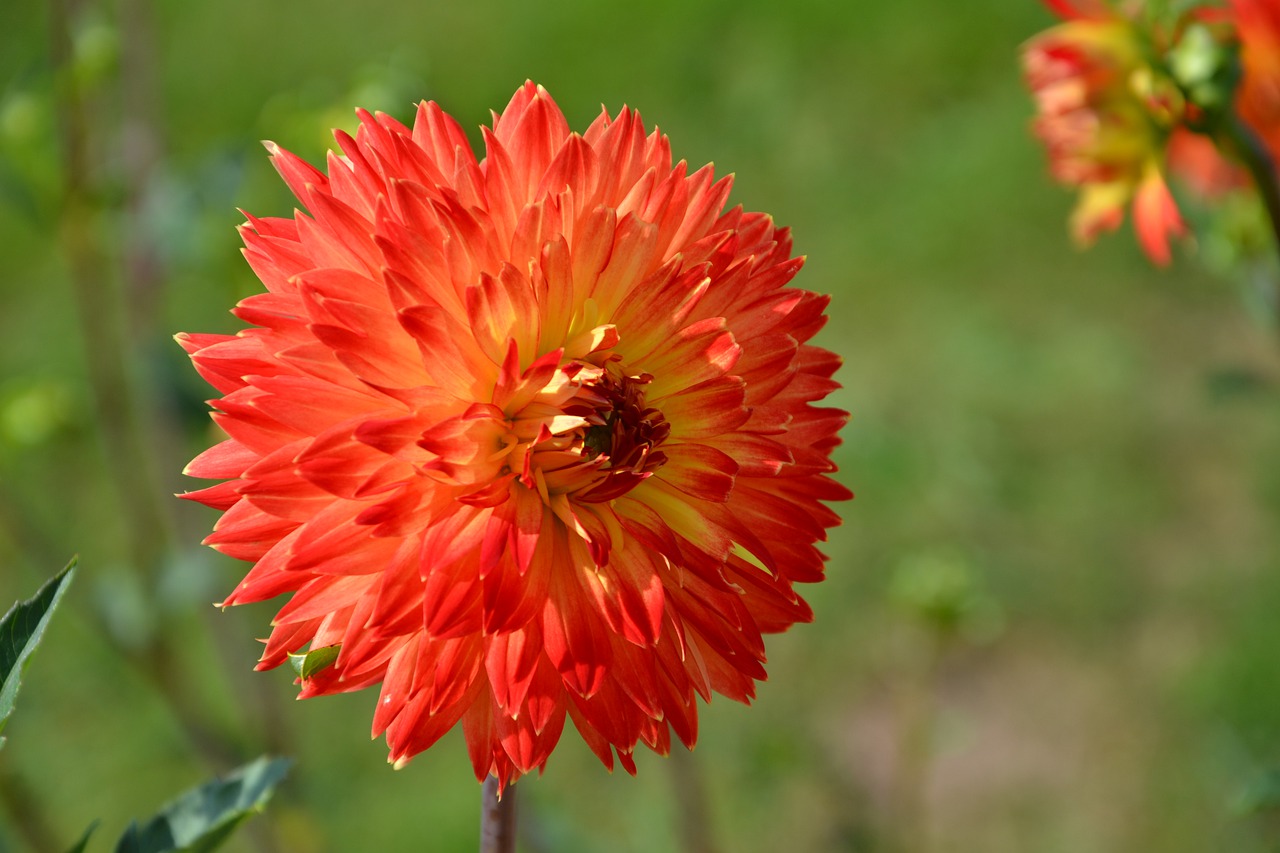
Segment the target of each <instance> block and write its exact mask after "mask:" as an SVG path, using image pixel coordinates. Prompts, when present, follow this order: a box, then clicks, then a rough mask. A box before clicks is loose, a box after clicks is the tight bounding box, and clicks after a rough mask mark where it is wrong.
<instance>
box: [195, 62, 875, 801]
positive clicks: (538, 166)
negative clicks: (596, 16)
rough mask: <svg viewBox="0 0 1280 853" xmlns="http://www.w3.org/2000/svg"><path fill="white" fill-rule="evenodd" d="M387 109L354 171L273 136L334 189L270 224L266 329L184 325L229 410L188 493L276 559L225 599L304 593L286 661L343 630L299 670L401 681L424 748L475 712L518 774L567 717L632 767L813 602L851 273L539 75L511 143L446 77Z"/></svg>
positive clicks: (386, 694)
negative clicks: (398, 107)
mask: <svg viewBox="0 0 1280 853" xmlns="http://www.w3.org/2000/svg"><path fill="white" fill-rule="evenodd" d="M359 116H360V127H359V130H358V131H357V132H356V135H355V136H354V137H352V136H349V135H348V134H345V133H342V132H337V133H336V134H335V136H336V138H337V141H338V144H339V146H340V147H341V150H342V152H343V153H342V154H341V155H339V154H333V153H331V154H330V155H329V158H328V163H327V166H328V168H327V172H322V171H320V170H318V169H315V168H313V167H312V166H309V165H307V164H306V163H304V162H303V161H301V160H300V159H298V158H297V157H295V156H293V155H292V154H290V153H288V152H286V151H284V150H281V149H279V148H277V147H275V146H274V145H269V146H268V148H269V149H270V151H271V154H272V160H273V161H274V163H275V165H276V168H277V169H278V170H279V171H280V174H281V175H282V176H283V177H284V179H285V181H286V182H287V183H288V185H289V187H290V188H291V189H292V190H293V192H294V194H295V195H296V196H297V197H298V199H299V201H300V202H301V203H302V205H303V206H304V207H305V208H306V210H307V212H306V213H303V212H296V213H295V215H294V216H293V217H291V218H258V217H255V216H248V222H247V224H246V225H245V226H243V227H242V229H241V233H242V236H243V239H244V242H245V246H246V248H245V256H246V258H247V259H248V261H249V263H250V265H251V266H252V267H253V269H254V271H255V272H256V273H257V274H258V276H259V278H261V280H262V282H263V284H264V285H265V286H266V292H265V293H261V294H257V295H254V296H250V297H248V298H247V299H245V300H243V301H242V302H240V303H239V305H238V306H237V307H236V309H235V311H234V313H235V314H236V316H237V317H239V318H240V319H242V320H244V321H245V322H246V323H249V324H251V325H250V327H249V328H247V329H245V330H243V331H241V332H240V333H239V334H236V335H232V336H227V335H180V336H179V340H180V342H181V343H182V344H183V346H184V347H185V348H186V349H187V350H188V352H189V353H191V357H192V360H193V361H194V363H195V366H196V369H197V370H198V371H200V373H201V375H203V376H204V377H205V378H206V379H207V380H208V381H209V382H210V383H211V384H212V385H213V386H214V387H215V388H216V389H217V390H218V391H219V392H220V393H221V394H222V395H223V396H222V398H221V399H219V400H216V401H214V402H213V405H214V407H215V408H216V411H215V412H214V414H213V418H214V420H215V421H216V422H217V423H218V424H219V425H220V426H221V427H222V428H223V429H224V430H225V431H226V433H227V435H228V436H229V438H228V439H227V440H226V441H223V442H222V443H220V444H218V445H216V446H214V447H212V448H210V449H209V450H207V451H205V452H204V453H202V454H201V455H200V456H198V457H197V458H196V459H195V460H193V461H192V462H191V464H190V465H189V466H188V468H187V473H188V474H190V475H192V476H196V477H206V478H226V480H227V481H226V482H223V483H221V484H219V485H215V486H213V487H211V488H207V489H204V490H201V491H197V492H193V493H190V494H188V495H186V497H189V498H192V499H195V500H198V501H201V502H203V503H205V504H208V505H210V506H213V507H216V508H218V509H220V510H223V511H224V514H223V515H222V517H221V518H220V520H219V521H218V523H217V525H216V526H215V529H214V532H213V534H212V535H211V536H209V537H208V539H207V540H206V542H207V543H208V544H210V545H212V546H213V547H215V548H217V549H218V550H220V551H222V552H224V553H226V554H229V555H231V556H233V557H237V558H239V559H243V560H248V561H251V562H253V563H254V564H255V565H254V566H253V568H252V570H250V571H249V573H248V574H247V576H246V577H245V578H244V580H243V581H241V582H240V584H239V585H238V586H237V587H236V588H235V590H234V591H233V592H232V593H231V594H230V595H229V596H228V597H227V599H226V601H225V602H224V604H228V605H230V604H241V603H246V602H253V601H261V600H264V599H269V598H272V597H275V596H278V595H281V594H285V593H289V594H291V598H290V599H289V600H288V602H287V603H286V604H285V605H284V606H283V607H282V608H281V610H280V611H279V612H278V613H277V615H276V617H275V620H274V621H273V623H272V626H273V627H272V631H271V636H270V638H269V639H268V640H267V641H266V649H265V651H264V653H263V656H262V660H261V662H260V664H259V668H260V669H262V668H269V667H274V666H278V665H279V664H280V663H282V662H284V661H285V660H286V658H287V656H288V655H289V654H290V653H296V652H299V651H301V650H305V649H307V648H310V649H312V650H315V649H319V648H322V647H333V646H336V647H338V648H339V649H340V651H339V653H338V655H337V658H336V660H335V661H334V663H333V664H332V665H331V666H329V667H327V668H325V669H322V670H321V671H319V672H316V673H311V674H309V675H308V677H305V678H302V679H301V695H302V696H303V697H309V696H316V695H321V694H328V693H338V692H343V691H349V690H356V689H360V688H364V687H369V686H373V685H378V684H381V688H380V691H381V692H380V695H379V698H378V703H377V710H376V712H375V713H374V719H373V732H374V736H375V737H376V736H378V735H379V734H381V733H384V732H385V734H386V738H387V743H388V745H389V748H390V758H391V760H392V761H394V762H396V763H397V764H399V763H402V762H404V761H407V760H408V759H409V758H411V757H412V756H413V755H415V754H416V753H418V752H421V751H422V750H424V749H426V748H427V747H429V746H430V745H431V744H432V743H434V742H435V741H436V740H437V739H438V738H439V737H441V736H442V735H443V734H444V733H445V732H446V731H448V730H449V729H451V728H453V727H454V726H455V725H456V724H458V723H459V722H460V723H461V724H462V727H463V730H464V732H465V737H466V741H467V745H468V748H469V751H470V755H471V759H472V762H473V765H474V768H475V772H476V775H477V777H478V778H484V777H485V776H486V775H488V774H493V775H496V776H497V777H498V779H499V780H500V782H501V783H502V784H507V783H509V782H511V781H513V780H514V779H516V778H517V777H518V776H520V775H521V774H524V773H527V772H529V771H531V770H533V769H535V768H539V769H540V768H542V767H543V766H544V765H545V762H546V761H547V758H548V756H549V755H550V753H551V751H552V749H553V747H554V746H555V745H556V743H557V741H558V739H559V737H560V734H561V730H562V728H563V725H564V722H565V718H566V716H567V717H568V718H569V719H570V720H572V722H573V724H574V726H575V727H576V728H577V730H578V732H579V733H580V734H581V736H582V738H583V739H584V740H585V741H586V743H587V744H588V745H589V746H590V747H591V749H592V750H593V751H594V752H595V753H596V755H598V756H599V758H600V760H601V761H603V762H604V763H605V764H606V765H608V766H609V767H610V768H612V766H613V763H614V752H615V751H616V753H617V757H618V760H619V761H620V762H621V763H622V765H623V766H624V767H626V768H627V769H628V770H629V771H632V772H634V761H633V758H632V752H633V750H634V749H635V747H636V745H637V744H638V743H644V744H645V745H647V746H648V747H650V748H652V749H654V750H656V751H658V752H661V753H665V752H666V751H667V750H668V748H669V746H670V743H671V733H672V732H674V733H675V735H676V737H677V738H679V739H680V740H681V741H683V742H684V743H685V744H688V745H692V744H693V742H694V740H695V739H696V737H697V727H698V712H697V697H698V696H701V697H702V699H703V700H709V699H710V698H711V695H712V693H713V692H717V693H720V694H723V695H725V696H728V697H730V698H733V699H737V700H741V701H747V700H749V699H750V698H751V697H752V696H753V695H754V684H755V682H756V681H758V680H762V679H764V677H765V670H764V667H763V663H764V659H765V654H764V643H763V640H762V637H761V635H762V634H765V633H769V632H776V631H782V630H785V629H786V628H788V627H789V626H790V625H792V624H794V623H795V622H800V621H807V620H808V619H810V618H811V615H812V614H811V611H810V609H809V607H808V606H807V605H806V604H805V602H804V600H803V599H802V598H801V597H800V596H799V595H798V594H797V593H796V592H795V590H794V588H793V586H794V584H796V583H802V582H803V583H807V582H814V581H818V580H820V579H821V578H822V575H823V563H824V559H825V558H824V557H823V555H822V554H821V553H820V552H819V551H818V550H817V548H815V547H814V543H815V542H816V541H818V540H822V539H825V530H826V528H828V527H831V526H833V525H835V524H836V523H838V518H837V516H836V515H835V514H834V513H833V512H832V511H831V510H830V509H828V508H827V507H826V506H824V504H823V503H822V501H833V500H843V499H846V498H848V497H850V494H849V493H848V492H847V490H845V489H844V488H843V487H842V486H840V485H838V484H837V483H835V482H834V481H833V480H831V479H830V478H829V476H828V475H829V474H830V473H831V472H832V471H834V470H835V466H834V465H833V464H832V462H831V459H830V454H831V451H832V449H833V448H834V447H835V446H836V444H837V443H838V438H837V436H836V433H837V430H838V429H839V428H840V426H841V425H842V424H843V423H844V421H845V419H846V417H847V415H846V413H845V412H843V411H840V410H838V409H832V408H822V407H820V406H818V405H815V404H816V403H817V402H818V401H820V400H821V399H822V398H823V397H825V396H826V395H827V394H828V393H829V392H830V391H831V390H832V389H834V388H835V387H837V386H836V384H835V383H834V382H833V381H832V379H831V376H832V374H833V373H834V372H835V370H836V367H837V366H838V364H839V360H838V359H837V357H836V356H835V355H834V354H832V353H830V352H828V351H827V350H824V349H820V348H818V347H815V346H812V345H810V344H808V343H807V341H808V340H809V339H810V338H811V337H812V336H813V335H814V334H815V333H816V332H817V331H818V330H819V329H820V328H821V327H822V325H823V324H824V322H825V320H826V318H825V316H824V313H823V312H824V309H825V307H826V304H827V301H828V300H827V298H826V297H824V296H819V295H816V294H814V293H810V292H807V291H804V290H800V289H797V288H794V287H791V286H789V282H790V280H791V278H792V277H793V276H794V275H795V274H796V272H797V271H798V270H799V269H800V267H801V265H802V259H801V258H795V257H792V254H791V239H790V236H789V234H788V232H787V230H786V229H783V228H777V227H775V225H774V223H773V221H772V220H771V219H770V218H769V217H768V216H765V215H763V214H759V213H746V212H743V210H742V209H741V208H740V207H735V208H731V209H728V210H726V209H725V203H726V199H727V197H728V194H729V186H730V179H729V178H721V179H719V180H716V179H715V177H714V175H713V172H712V168H711V167H710V166H707V167H705V168H703V169H700V170H698V171H696V172H693V173H691V174H690V173H689V172H688V170H687V169H686V166H685V164H684V163H683V162H680V163H677V164H675V165H672V161H671V153H670V148H669V144H668V141H667V138H666V137H665V136H662V135H660V134H659V133H658V132H657V131H656V130H655V131H653V132H651V133H648V134H646V132H645V130H644V126H643V125H642V123H641V121H640V117H639V115H638V114H637V113H635V112H633V111H631V110H628V109H626V108H623V110H622V111H621V113H620V114H619V115H617V116H616V117H610V116H609V115H608V113H603V114H602V115H601V116H600V117H599V118H598V119H597V120H596V121H595V122H594V123H593V124H592V125H591V126H590V127H589V128H588V129H587V131H586V132H585V133H584V134H582V135H579V134H576V133H571V132H570V131H569V128H568V126H567V124H566V122H565V119H564V116H563V115H562V114H561V112H560V110H559V109H558V108H557V107H556V105H555V103H554V102H553V101H552V99H551V97H550V95H548V94H547V92H546V91H545V90H543V89H542V88H541V87H537V86H534V85H533V84H532V83H527V84H525V86H523V87H522V88H521V89H520V90H519V91H517V92H516V94H515V96H514V97H513V98H512V99H511V102H510V103H509V104H508V105H507V107H506V109H505V110H503V112H502V113H501V114H500V115H495V116H494V123H493V127H492V129H490V128H485V129H484V132H483V133H484V146H485V155H486V156H485V157H484V159H482V160H478V159H477V158H476V156H475V155H474V153H473V152H472V149H471V146H470V144H469V143H468V141H467V139H466V137H465V135H464V134H463V132H462V130H461V128H460V127H459V126H458V124H457V122H455V121H454V120H453V119H452V118H451V117H449V116H448V115H447V114H445V113H444V112H442V111H441V110H440V108H439V107H437V106H436V105H435V104H434V103H424V104H422V105H420V106H419V108H418V111H417V116H416V119H415V121H414V123H413V127H412V128H409V127H405V126H403V125H401V124H400V123H398V122H396V121H395V120H394V119H391V118H389V117H387V116H385V115H376V116H375V115H370V114H368V113H367V112H363V111H361V112H359Z"/></svg>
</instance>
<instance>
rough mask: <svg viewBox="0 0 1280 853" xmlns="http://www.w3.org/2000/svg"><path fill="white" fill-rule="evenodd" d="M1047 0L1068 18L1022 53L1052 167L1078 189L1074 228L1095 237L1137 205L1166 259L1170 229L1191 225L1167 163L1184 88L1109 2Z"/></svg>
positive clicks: (1148, 237)
mask: <svg viewBox="0 0 1280 853" xmlns="http://www.w3.org/2000/svg"><path fill="white" fill-rule="evenodd" d="M1049 5H1051V6H1052V7H1053V8H1054V9H1055V10H1056V11H1058V12H1059V14H1061V15H1063V16H1064V17H1066V18H1067V19H1068V20H1066V21H1065V22H1064V23H1061V24H1058V25H1056V26H1054V27H1051V28H1050V29H1048V30H1046V31H1044V32H1042V33H1040V34H1039V35H1037V36H1036V37H1034V38H1032V39H1031V40H1030V41H1028V42H1027V43H1026V44H1025V45H1024V46H1023V51H1022V61H1023V70H1024V73H1025V76H1026V80H1027V84H1028V85H1029V87H1030V88H1031V91H1032V93H1033V94H1034V96H1035V99H1036V106H1037V116H1036V119H1035V122H1034V125H1033V127H1034V130H1035V133H1036V135H1037V136H1038V137H1039V138H1040V139H1041V141H1043V142H1044V144H1045V147H1046V148H1047V149H1048V153H1049V167H1050V171H1051V173H1052V174H1053V176H1054V177H1055V178H1056V179H1057V180H1058V181H1060V182H1062V183H1064V184H1067V185H1069V186H1074V187H1079V188H1080V197H1079V201H1078V202H1077V204H1076V208H1075V210H1074V212H1073V213H1072V216H1071V232H1072V235H1073V236H1074V238H1075V239H1076V241H1077V242H1078V243H1079V244H1081V245H1088V244H1090V243H1092V242H1093V240H1094V239H1095V238H1096V237H1097V235H1098V234H1099V233H1101V232H1102V231H1109V230H1114V229H1115V228H1118V227H1119V225H1120V223H1121V222H1122V221H1123V219H1124V210H1125V207H1126V206H1128V205H1129V204H1130V203H1132V206H1133V220H1134V229H1135V231H1136V232H1137V235H1138V239H1139V242H1140V243H1141V245H1142V247H1143V249H1144V250H1145V251H1146V253H1147V255H1148V256H1149V257H1151V259H1152V260H1154V261H1155V262H1156V263H1159V264H1167V263H1168V262H1169V259H1170V251H1169V237H1170V236H1171V235H1172V236H1179V235H1182V234H1184V233H1185V231H1186V228H1185V226H1184V225H1183V222H1182V218H1181V217H1180V216H1179V214H1178V209H1177V206H1176V205H1175V204H1174V201H1173V197H1172V195H1171V194H1170V193H1169V189H1168V186H1167V185H1166V182H1165V174H1164V168H1163V157H1164V154H1163V146H1164V143H1165V139H1166V136H1167V134H1168V132H1169V130H1170V129H1171V128H1172V127H1173V126H1174V125H1175V124H1176V122H1177V121H1178V120H1179V119H1180V118H1181V115H1182V111H1183V103H1182V96H1181V94H1180V93H1179V91H1178V89H1177V87H1176V86H1174V85H1173V84H1172V83H1171V82H1170V81H1168V80H1167V79H1165V78H1164V77H1163V76H1162V75H1160V74H1159V73H1157V72H1156V71H1154V70H1153V68H1152V66H1151V65H1150V63H1149V62H1148V59H1147V56H1146V52H1145V47H1144V42H1143V40H1142V39H1141V38H1140V36H1139V33H1138V31H1137V30H1136V29H1135V26H1134V24H1133V23H1132V22H1131V21H1130V20H1129V19H1128V18H1126V17H1124V16H1122V15H1120V14H1119V13H1117V12H1114V11H1112V10H1111V8H1110V7H1109V6H1106V5H1105V4H1103V3H1101V2H1093V3H1088V4H1079V5H1072V4H1070V3H1067V2H1063V0H1053V2H1050V3H1049Z"/></svg>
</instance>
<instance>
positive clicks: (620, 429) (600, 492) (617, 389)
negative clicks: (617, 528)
mask: <svg viewBox="0 0 1280 853" xmlns="http://www.w3.org/2000/svg"><path fill="white" fill-rule="evenodd" d="M650 380H651V377H649V376H647V375H641V376H617V377H615V376H614V375H613V374H611V373H610V372H608V371H606V372H605V373H604V374H603V375H601V377H600V379H599V380H598V381H597V382H595V383H594V384H593V385H592V386H591V387H590V388H588V389H584V391H585V393H582V394H580V395H579V399H580V400H581V401H582V402H583V403H587V404H589V405H591V411H590V413H587V412H584V413H583V415H584V417H586V419H587V422H588V423H589V424H590V426H588V427H587V428H586V429H585V430H583V434H582V451H583V453H584V454H585V455H586V456H587V457H588V458H590V459H592V460H594V461H595V462H596V463H597V465H599V467H598V468H597V471H598V473H599V474H603V475H604V479H603V480H601V481H597V482H596V483H594V484H593V485H592V486H591V487H590V488H588V489H585V490H583V491H582V492H580V493H579V494H577V495H576V497H577V499H578V500H582V501H589V502H596V501H607V500H612V499H613V498H616V497H619V496H621V495H623V494H626V493H627V492H629V491H630V490H631V489H632V488H634V487H635V485H636V484H637V483H639V482H640V481H641V480H643V479H645V478H646V477H648V476H649V475H650V474H652V473H653V472H654V471H656V470H658V468H660V467H662V465H663V464H665V463H666V461H667V457H666V454H664V453H663V452H662V451H661V450H658V449H657V448H658V446H659V445H661V444H662V442H664V441H666V439H667V436H668V435H670V434H671V425H670V424H669V423H667V419H666V418H664V417H663V416H662V412H660V411H658V410H657V409H655V408H651V407H647V406H645V401H644V386H645V385H647V384H648V383H649V382H650ZM592 397H594V398H595V399H591V398H592Z"/></svg>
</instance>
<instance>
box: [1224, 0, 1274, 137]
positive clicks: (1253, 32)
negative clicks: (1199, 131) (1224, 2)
mask: <svg viewBox="0 0 1280 853" xmlns="http://www.w3.org/2000/svg"><path fill="white" fill-rule="evenodd" d="M1231 14H1232V17H1233V18H1234V21H1235V25H1236V33H1237V35H1238V36H1239V38H1240V63H1241V66H1242V70H1243V79H1242V80H1241V81H1240V88H1239V90H1238V91H1237V94H1236V108H1237V109H1238V110H1239V112H1240V116H1241V118H1243V119H1244V120H1245V121H1246V122H1247V123H1248V124H1249V125H1250V126H1251V127H1252V128H1253V129H1254V132H1255V133H1257V134H1258V137H1259V138H1260V139H1261V140H1262V142H1263V144H1264V145H1265V146H1266V148H1267V150H1268V152H1269V153H1270V154H1271V159H1272V161H1273V162H1276V161H1280V3H1277V2H1275V0H1231Z"/></svg>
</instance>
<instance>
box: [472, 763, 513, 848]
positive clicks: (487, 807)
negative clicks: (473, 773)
mask: <svg viewBox="0 0 1280 853" xmlns="http://www.w3.org/2000/svg"><path fill="white" fill-rule="evenodd" d="M515 850H516V786H515V785H508V786H507V790H506V791H504V792H503V796H502V797H501V798H499V797H498V777H497V776H488V777H486V778H485V780H484V785H482V786H481V787H480V853H515Z"/></svg>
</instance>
